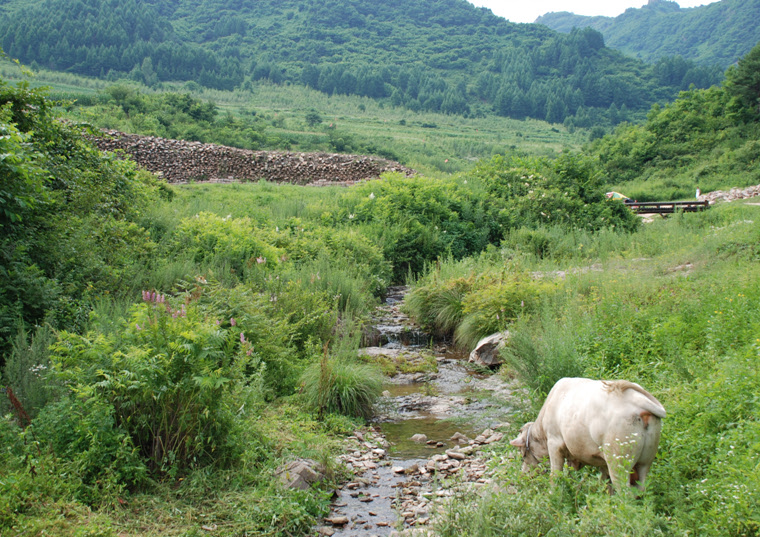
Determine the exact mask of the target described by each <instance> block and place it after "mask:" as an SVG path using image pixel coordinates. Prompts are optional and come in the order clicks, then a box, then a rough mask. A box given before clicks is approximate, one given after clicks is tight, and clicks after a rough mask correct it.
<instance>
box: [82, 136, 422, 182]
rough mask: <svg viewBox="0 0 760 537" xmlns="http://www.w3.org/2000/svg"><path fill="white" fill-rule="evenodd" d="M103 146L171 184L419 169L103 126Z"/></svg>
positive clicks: (343, 177)
mask: <svg viewBox="0 0 760 537" xmlns="http://www.w3.org/2000/svg"><path fill="white" fill-rule="evenodd" d="M94 141H95V144H96V145H97V146H98V148H99V149H101V150H103V151H116V150H122V151H124V152H125V153H127V154H129V155H130V156H131V157H132V160H134V161H135V162H136V163H137V164H138V165H140V166H142V167H143V168H145V169H147V170H149V171H151V172H154V173H157V174H159V175H161V176H162V177H163V178H164V179H166V181H167V182H169V183H189V182H196V181H208V182H248V181H258V180H260V179H265V180H267V181H272V182H277V183H292V184H297V185H333V184H338V185H349V184H353V183H356V182H358V181H362V180H367V179H376V178H378V177H379V176H380V174H382V173H385V172H399V173H403V174H404V175H406V176H412V175H414V174H415V172H414V170H411V169H409V168H406V167H404V166H402V165H401V164H399V163H398V162H393V161H390V160H385V159H382V158H379V157H372V156H361V155H344V154H337V153H293V152H285V151H250V150H247V149H237V148H234V147H227V146H223V145H216V144H204V143H201V142H187V141H184V140H170V139H167V138H156V137H153V136H140V135H137V134H125V133H122V132H118V131H112V130H107V131H103V136H101V137H97V138H95V139H94Z"/></svg>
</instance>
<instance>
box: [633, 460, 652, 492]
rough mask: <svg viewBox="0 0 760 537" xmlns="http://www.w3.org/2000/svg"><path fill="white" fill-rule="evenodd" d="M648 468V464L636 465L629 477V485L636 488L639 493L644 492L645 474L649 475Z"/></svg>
mask: <svg viewBox="0 0 760 537" xmlns="http://www.w3.org/2000/svg"><path fill="white" fill-rule="evenodd" d="M649 467H650V466H649V464H641V463H638V464H636V466H634V467H633V472H631V477H630V484H631V486H632V487H636V488H637V489H639V490H641V491H643V490H644V481H645V480H646V478H647V474H648V473H649Z"/></svg>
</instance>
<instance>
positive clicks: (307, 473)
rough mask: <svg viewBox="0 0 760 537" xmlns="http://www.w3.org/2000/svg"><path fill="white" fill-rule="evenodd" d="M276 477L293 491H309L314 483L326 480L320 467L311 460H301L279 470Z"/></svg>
mask: <svg viewBox="0 0 760 537" xmlns="http://www.w3.org/2000/svg"><path fill="white" fill-rule="evenodd" d="M276 475H277V476H278V477H279V478H280V481H282V483H283V484H284V485H285V486H286V487H288V488H291V489H299V490H307V489H308V488H309V487H310V486H311V484H312V483H315V482H317V481H321V480H322V479H324V477H325V476H324V475H323V474H322V472H321V468H320V466H319V465H318V464H317V463H316V462H314V461H312V460H309V459H299V460H295V461H293V462H291V463H289V464H288V465H287V466H285V467H281V468H280V469H279V470H277V472H276Z"/></svg>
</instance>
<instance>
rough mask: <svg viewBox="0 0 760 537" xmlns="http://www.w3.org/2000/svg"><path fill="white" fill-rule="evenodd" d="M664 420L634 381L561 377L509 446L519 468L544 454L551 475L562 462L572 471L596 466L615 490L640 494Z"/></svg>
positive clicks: (653, 400)
mask: <svg viewBox="0 0 760 537" xmlns="http://www.w3.org/2000/svg"><path fill="white" fill-rule="evenodd" d="M664 417H665V409H664V408H663V406H662V405H661V404H660V402H659V401H658V400H657V399H656V398H655V397H654V396H653V395H652V394H650V393H649V392H648V391H646V390H645V389H644V388H642V387H641V386H639V385H638V384H636V383H635V382H629V381H627V380H612V381H609V380H591V379H584V378H563V379H560V380H559V381H558V382H557V383H556V384H555V385H554V387H553V388H552V389H551V391H550V392H549V395H548V396H547V398H546V401H545V402H544V406H543V407H542V408H541V412H539V414H538V418H536V421H535V422H530V423H526V424H525V425H523V427H522V429H520V434H519V435H518V436H517V438H515V439H514V440H512V441H511V442H510V444H512V445H513V446H517V447H519V448H520V451H521V452H522V455H523V470H526V469H527V468H528V467H529V466H535V465H537V464H538V463H539V461H541V459H544V458H545V457H547V456H548V457H549V461H550V462H551V470H552V473H556V472H561V471H562V468H563V467H564V464H565V460H567V461H568V463H569V464H570V465H571V466H573V467H574V468H576V469H578V468H579V467H580V466H582V465H584V464H588V465H591V466H597V467H600V468H601V469H602V472H603V473H604V474H606V475H608V476H609V477H610V479H611V480H612V485H613V487H614V488H616V489H617V488H619V487H620V486H621V485H622V484H630V485H636V486H638V488H640V489H642V490H643V488H644V480H645V479H646V477H647V473H648V472H649V467H650V466H651V465H652V461H653V460H654V457H655V455H656V453H657V446H658V444H659V443H660V431H661V430H662V421H661V419H662V418H664Z"/></svg>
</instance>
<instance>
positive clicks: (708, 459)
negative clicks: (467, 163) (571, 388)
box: [0, 64, 760, 535]
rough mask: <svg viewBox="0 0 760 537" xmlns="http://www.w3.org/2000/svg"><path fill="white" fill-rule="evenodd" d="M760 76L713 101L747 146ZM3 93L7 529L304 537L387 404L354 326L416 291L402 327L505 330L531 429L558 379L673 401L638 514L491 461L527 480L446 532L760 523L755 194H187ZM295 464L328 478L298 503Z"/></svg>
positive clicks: (488, 185) (31, 102)
mask: <svg viewBox="0 0 760 537" xmlns="http://www.w3.org/2000/svg"><path fill="white" fill-rule="evenodd" d="M753 72H754V71H752V70H748V69H747V67H746V65H742V64H740V66H739V67H738V68H737V70H736V72H735V73H734V74H733V75H731V74H730V73H731V72H730V73H729V76H728V81H729V82H728V83H727V86H726V88H727V89H726V91H728V93H727V94H726V95H727V97H726V96H723V97H721V99H724V98H725V99H726V102H727V103H728V104H727V105H726V106H727V108H726V110H731V111H733V113H736V114H738V115H737V116H736V117H737V121H741V122H742V124H741V125H738V126H737V127H736V128H737V129H740V128H741V129H743V131H742V132H743V133H744V134H743V135H747V136H748V135H750V134H751V133H752V132H754V131H753V129H754V128H756V122H757V117H756V114H757V109H756V106H757V103H756V102H754V101H752V100H751V95H750V97H749V99H750V100H749V102H747V101H746V98H748V97H747V96H746V94H745V93H743V92H742V91H740V90H741V87H745V86H746V85H747V84H749V85H751V84H754V83H755V82H753V79H752V77H751V74H752V73H753ZM744 76H749V77H750V81H749V82H747V81H746V80H745V79H743V78H742V77H744ZM742 81H743V82H742ZM732 84H733V86H732ZM737 84H739V86H737ZM741 84H745V86H741ZM740 86H741V87H740ZM732 88H733V89H732ZM715 92H717V90H713V93H711V92H706V93H704V94H700V95H702V97H705V98H708V99H710V98H712V96H714V95H717V93H715ZM693 95H696V94H692V95H687V96H685V97H684V98H685V99H686V100H687V101H688V99H690V98H692V97H693ZM0 98H1V99H0V102H2V105H3V106H2V111H1V112H0V128H1V129H2V131H3V136H1V137H0V149H1V151H0V154H2V159H1V160H0V171H2V174H3V183H2V184H0V226H2V227H1V228H0V229H2V235H0V270H1V271H2V276H3V278H2V279H0V321H1V323H0V326H2V329H3V332H2V333H0V338H1V339H0V345H2V348H1V349H0V350H1V351H2V358H1V361H0V365H2V374H3V384H4V385H5V386H7V387H10V390H8V389H6V393H5V394H4V397H3V398H2V400H1V401H2V402H0V405H3V406H2V412H3V417H2V419H0V446H2V448H1V449H0V470H2V471H1V472H0V531H2V533H3V535H5V534H6V533H8V534H9V535H17V534H18V535H22V534H43V533H48V534H52V533H54V534H58V535H82V534H99V535H118V534H119V533H124V532H126V533H130V534H138V535H159V534H160V535H166V534H172V533H174V534H190V535H193V534H199V533H201V532H203V531H205V530H203V529H202V527H204V526H207V527H215V528H216V530H215V531H217V533H218V534H224V535H305V534H308V533H309V531H310V528H311V527H312V525H313V524H314V522H315V521H316V520H317V518H318V517H319V516H320V515H322V514H324V513H325V510H326V508H327V504H328V495H329V494H328V492H327V491H329V490H330V487H331V486H332V484H333V483H334V482H335V480H338V479H340V477H341V475H342V472H343V470H341V468H340V467H339V466H337V465H336V464H335V462H334V461H335V458H334V455H335V454H336V453H337V452H339V450H340V442H339V439H340V437H341V435H344V434H346V433H348V432H350V431H352V430H353V429H354V428H355V427H357V426H358V425H359V423H360V422H361V418H364V417H367V416H368V415H370V414H371V411H372V403H373V400H374V398H375V397H376V396H377V394H378V392H379V389H380V382H379V381H378V368H377V364H375V367H369V366H368V365H367V363H366V362H358V361H357V359H356V358H355V355H356V352H355V351H356V348H357V347H358V346H359V344H360V343H359V340H360V334H361V328H362V324H363V322H364V321H365V320H366V319H367V317H368V314H369V313H370V312H371V311H372V309H373V308H374V306H375V305H376V304H377V303H378V300H379V299H380V298H381V297H382V295H383V293H384V291H385V289H386V287H387V286H388V285H389V284H391V283H395V282H403V281H405V280H406V281H409V282H411V283H412V284H413V290H412V292H411V295H410V298H409V301H408V308H409V311H410V313H412V314H413V316H414V317H416V318H417V320H418V321H419V322H420V323H421V324H423V325H424V326H425V327H427V328H430V329H431V330H432V331H435V332H437V333H439V334H440V335H445V336H453V337H454V338H455V341H456V342H457V343H458V344H460V345H462V346H464V347H470V346H471V345H472V344H473V343H474V342H475V341H477V339H478V338H480V337H482V336H484V335H488V334H490V333H492V332H494V331H498V330H503V329H509V330H510V333H511V334H512V338H511V339H510V344H509V345H508V347H507V349H506V351H505V359H506V361H507V363H508V366H507V367H504V368H503V373H504V374H507V375H516V376H517V377H518V378H519V379H520V380H521V381H522V382H523V383H524V384H525V386H526V387H527V388H528V391H527V395H528V397H527V398H526V408H525V411H524V414H525V416H518V418H522V417H528V416H530V415H531V414H532V413H533V412H535V410H536V408H537V407H538V406H539V405H540V403H541V401H542V400H543V397H544V396H545V394H546V393H547V391H548V389H549V388H550V387H551V385H552V384H553V383H554V382H555V381H556V380H557V379H558V378H560V377H562V376H568V375H585V376H592V377H608V378H609V377H623V378H630V379H632V380H636V381H638V382H641V383H642V384H643V385H644V386H645V387H647V388H648V389H650V390H651V391H652V392H653V393H655V394H656V395H657V396H658V397H659V398H660V399H661V400H662V401H663V403H664V404H665V407H666V408H667V409H668V412H669V417H668V418H667V420H666V423H665V432H664V434H663V440H662V443H661V453H660V456H659V457H658V460H657V461H656V463H655V466H654V469H653V472H652V473H651V474H650V484H649V489H648V491H647V493H646V494H645V496H644V497H643V498H642V499H634V498H629V497H628V496H627V495H619V496H616V497H613V498H610V497H608V496H607V495H606V493H605V492H604V491H603V488H604V486H603V484H600V482H599V481H598V479H596V477H595V476H594V474H593V473H584V472H582V473H579V474H572V475H570V476H568V477H567V478H563V479H562V480H561V482H560V484H559V485H558V486H556V487H554V488H551V487H547V486H546V483H545V480H544V478H542V477H537V478H533V479H531V478H526V477H524V476H520V475H518V468H519V463H518V461H516V460H515V458H514V454H513V453H510V452H509V451H507V449H506V448H504V449H503V452H502V451H501V450H498V449H497V450H496V451H495V452H494V455H495V458H494V465H496V466H498V474H497V475H498V476H499V477H500V479H501V480H502V481H503V482H505V483H509V484H510V485H511V486H512V487H514V488H509V489H507V490H508V492H507V493H504V494H494V495H492V496H488V497H482V498H481V497H473V498H470V499H468V501H461V502H457V503H455V504H452V507H451V510H450V512H449V514H448V516H447V517H445V518H444V519H443V520H441V521H439V526H438V528H439V530H440V532H441V533H442V534H444V535H450V534H451V535H453V534H454V533H459V534H464V535H493V534H504V532H505V531H507V532H508V533H556V534H571V533H576V534H578V533H582V534H586V533H588V534H598V535H612V534H615V535H617V534H621V533H626V534H631V535H634V534H656V533H662V534H673V535H676V534H678V535H681V534H699V535H754V534H757V530H758V520H759V518H760V517H759V516H758V505H759V504H760V502H758V497H757V492H756V491H757V490H760V487H759V485H760V483H758V481H760V477H759V476H758V469H757V468H758V467H757V460H756V457H757V449H758V447H757V446H758V427H757V416H758V410H759V409H758V408H757V397H755V395H754V394H756V393H757V392H758V389H759V388H760V385H759V384H760V379H759V378H758V375H757V372H756V367H755V366H756V363H757V359H758V348H759V347H758V345H760V341H758V339H757V338H758V333H760V317H759V316H758V310H757V308H756V307H755V306H756V304H757V300H758V298H760V296H758V290H757V286H756V282H757V281H758V277H759V276H760V274H759V273H758V268H757V267H758V266H759V265H758V260H759V256H760V252H759V251H758V246H757V245H758V244H760V236H759V235H758V232H757V229H758V228H757V225H756V224H755V222H756V221H757V218H758V215H757V214H756V213H757V208H756V207H754V206H748V205H740V204H731V205H726V206H722V207H720V206H719V207H714V208H712V209H710V210H709V211H706V212H704V213H700V214H679V215H674V216H673V217H672V218H670V219H668V220H663V221H658V222H655V223H654V224H649V225H646V226H642V225H640V224H639V223H638V221H637V219H636V218H635V217H634V216H633V215H632V214H631V213H630V212H628V211H627V209H626V208H625V207H624V205H622V204H620V203H618V202H615V201H610V200H607V199H605V197H604V192H605V190H607V189H608V188H609V186H608V183H605V180H606V176H605V173H604V172H605V169H604V167H603V165H604V159H602V162H601V164H600V163H599V162H598V161H597V159H595V158H594V157H593V156H589V155H578V154H573V153H569V152H567V153H563V154H562V155H561V156H559V157H558V158H555V159H551V160H550V159H545V158H514V157H511V158H510V157H505V156H496V157H494V158H491V159H490V160H486V161H481V162H480V163H478V164H477V165H476V166H475V167H473V168H472V169H471V170H468V171H467V172H466V173H462V174H459V175H457V176H453V177H452V176H447V177H431V178H424V177H418V178H414V179H405V178H403V177H400V176H397V175H392V174H391V175H388V176H385V177H383V178H382V179H380V180H378V181H372V182H366V183H363V184H360V185H356V186H354V187H352V188H348V189H340V188H324V189H309V188H303V187H295V186H290V185H275V184H269V183H266V182H261V183H257V184H246V185H187V186H184V187H177V188H171V187H168V186H167V185H165V184H162V183H160V182H158V181H157V180H156V179H155V178H153V177H152V176H150V175H149V174H147V173H145V172H142V171H140V170H137V169H136V168H135V167H134V166H133V165H132V164H131V163H130V162H128V161H121V160H117V159H115V158H113V157H112V156H109V155H102V154H100V153H99V152H97V151H96V150H95V149H94V148H92V146H90V145H89V144H88V143H87V142H86V141H85V139H84V138H82V136H81V133H80V131H79V130H77V129H74V128H73V127H72V126H71V125H69V124H67V123H66V122H62V121H60V120H59V119H58V118H57V116H56V114H55V113H54V107H53V104H52V103H51V102H50V101H48V100H47V99H46V98H45V95H44V93H43V92H41V91H38V90H32V89H30V88H29V87H28V86H27V85H25V84H21V85H18V86H10V85H7V84H5V83H3V84H2V85H0ZM743 99H744V100H743ZM721 102H723V101H721ZM196 104H198V103H196ZM673 106H674V107H678V106H682V103H680V102H679V103H676V104H674V105H673ZM705 110H706V111H709V109H707V108H706V109H705ZM696 112H697V109H694V113H695V114H696ZM653 115H654V116H656V114H653ZM656 120H657V118H656V117H654V118H652V119H650V122H654V123H656ZM643 128H645V129H647V128H651V123H648V124H647V126H645V127H643ZM662 128H663V129H664V131H665V132H668V129H667V128H665V127H664V126H663V127H662ZM672 128H678V125H676V124H673V125H672ZM737 132H738V131H737ZM619 136H625V133H622V134H620V135H619ZM727 140H728V142H727V144H728V146H730V145H731V144H733V143H734V142H733V141H731V140H733V138H731V137H728V138H727ZM614 143H615V139H613V138H611V139H608V140H606V141H605V142H604V144H607V145H606V146H605V147H608V148H609V147H612V146H613V145H614ZM703 157H704V155H698V156H697V157H695V158H703ZM726 158H729V157H726ZM739 177H744V176H739ZM728 180H733V177H732V178H729V179H728ZM715 184H717V181H716V183H715ZM656 191H657V190H656ZM657 192H661V191H657ZM11 395H13V397H15V399H13V398H11V397H10V396H11ZM9 401H16V403H11V402H9ZM22 408H23V410H24V412H22V411H21V410H22ZM516 425H517V424H515V426H516ZM297 457H306V458H311V459H314V460H316V461H318V462H319V463H321V464H322V466H323V467H324V468H325V471H326V475H327V480H326V481H325V482H324V483H323V484H322V485H317V486H315V487H313V488H312V489H310V490H308V491H305V492H303V491H300V492H299V491H292V490H287V489H285V488H283V487H282V486H281V485H280V484H279V482H278V481H277V480H276V479H273V475H274V472H275V470H276V468H277V467H279V466H280V465H281V464H282V463H283V461H286V460H289V459H293V458H297ZM514 491H518V492H519V494H513V493H512V492H514ZM505 528H507V530H505Z"/></svg>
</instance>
